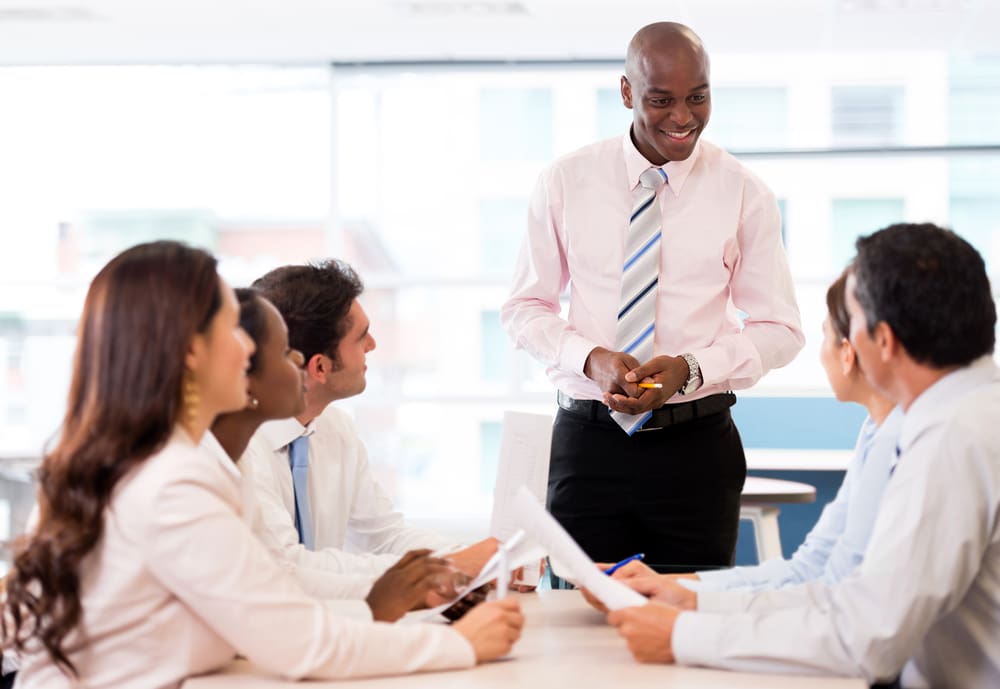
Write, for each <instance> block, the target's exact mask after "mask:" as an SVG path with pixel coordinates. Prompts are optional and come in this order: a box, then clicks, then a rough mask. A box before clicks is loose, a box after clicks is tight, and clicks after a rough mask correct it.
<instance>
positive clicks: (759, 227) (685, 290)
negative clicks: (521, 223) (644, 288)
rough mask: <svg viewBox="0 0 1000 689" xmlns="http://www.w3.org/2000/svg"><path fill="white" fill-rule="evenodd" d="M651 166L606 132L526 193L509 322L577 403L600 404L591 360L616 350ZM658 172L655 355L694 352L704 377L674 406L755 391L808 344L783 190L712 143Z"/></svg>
mask: <svg viewBox="0 0 1000 689" xmlns="http://www.w3.org/2000/svg"><path fill="white" fill-rule="evenodd" d="M649 166H650V163H649V161H648V160H646V159H645V158H644V157H643V156H642V154H641V153H639V151H638V150H636V148H635V145H634V144H633V143H632V139H631V136H630V135H628V134H626V135H625V136H624V137H615V138H613V139H607V140H605V141H601V142H598V143H595V144H591V145H590V146H586V147H584V148H582V149H580V150H578V151H575V152H573V153H570V154H569V155H566V156H564V157H562V158H560V159H559V160H557V161H555V162H554V163H553V164H552V165H550V166H549V167H548V168H546V169H545V170H544V171H543V172H542V174H541V176H540V177H539V180H538V183H537V184H536V186H535V191H534V194H533V195H532V197H531V200H530V205H529V211H528V233H527V237H526V238H525V241H524V243H523V245H522V247H521V252H520V255H519V257H518V259H517V264H516V266H515V270H514V279H513V283H512V287H511V293H510V297H509V298H508V300H507V302H506V303H505V304H504V305H503V308H502V309H501V312H500V319H501V322H502V323H503V326H504V328H505V329H506V330H507V333H508V334H509V335H510V337H511V339H512V340H513V341H514V344H515V346H516V347H518V348H521V349H525V350H527V351H528V352H530V353H531V354H532V356H534V357H535V358H536V359H538V360H539V361H540V362H542V363H543V364H545V365H546V366H547V367H548V374H549V378H550V379H551V380H552V382H553V383H554V384H555V386H556V387H557V388H558V389H560V390H562V391H563V392H564V393H566V394H567V395H569V396H570V397H574V398H576V399H595V400H599V399H601V390H600V389H599V387H598V385H597V383H595V382H594V381H592V380H589V379H588V378H586V377H585V376H584V375H583V368H584V364H585V363H586V360H587V356H588V355H589V354H590V352H591V350H593V349H594V348H595V347H598V346H601V347H606V348H608V349H614V344H615V333H616V331H617V325H618V323H617V314H618V310H619V308H620V306H621V304H620V295H621V275H622V265H623V264H624V253H625V235H626V232H627V230H628V218H629V215H630V214H631V211H632V203H633V198H632V192H633V190H634V189H635V188H636V186H637V185H638V183H639V175H641V174H642V172H643V171H644V170H646V169H648V168H649ZM663 169H664V170H665V171H666V173H667V176H668V178H669V179H668V182H667V186H666V187H665V188H664V189H663V191H661V192H660V193H659V195H658V203H659V207H660V213H661V216H662V227H663V229H662V237H661V239H660V254H661V255H660V280H659V283H658V285H657V295H656V330H655V335H654V345H653V347H654V353H655V354H670V355H677V354H681V353H685V352H687V353H691V354H693V355H694V357H695V359H697V360H698V363H699V365H700V367H701V374H702V379H703V384H702V386H701V387H700V388H699V389H698V390H697V391H695V392H694V393H692V394H689V395H687V396H685V397H684V398H680V399H676V398H675V399H674V400H673V401H686V400H690V399H697V398H699V397H704V396H707V395H711V394H714V393H718V392H723V391H726V390H738V389H744V388H748V387H750V386H752V385H753V384H754V383H756V382H757V381H758V380H759V379H760V377H761V376H763V375H764V374H765V373H767V372H768V371H770V370H771V369H773V368H777V367H779V366H784V365H785V364H787V363H788V362H789V361H791V360H792V359H793V358H794V357H795V355H796V354H797V353H798V352H799V350H800V349H802V345H803V344H804V342H805V339H804V337H803V335H802V329H801V325H800V322H799V310H798V306H797V305H796V303H795V292H794V290H793V287H792V277H791V273H790V272H789V270H788V262H787V259H786V258H785V252H784V249H783V248H782V245H781V217H780V215H779V213H778V205H777V203H776V202H775V199H774V194H773V193H772V192H771V190H770V189H768V188H767V186H766V185H765V184H764V183H763V182H762V181H761V180H760V179H759V178H757V177H756V176H755V175H754V174H752V173H751V172H750V171H748V170H747V169H746V168H745V167H743V165H742V164H740V163H739V162H738V161H737V160H736V159H735V158H733V157H732V156H731V155H729V154H728V153H726V152H725V151H723V150H721V149H720V148H718V147H717V146H715V145H713V144H711V143H709V142H707V141H705V140H704V139H702V140H701V141H700V142H699V143H698V144H697V146H696V148H695V150H694V152H693V153H692V154H691V156H690V157H689V158H688V159H687V160H682V161H677V162H669V163H667V164H666V165H665V166H664V167H663ZM567 284H569V288H570V299H569V314H568V318H567V319H563V318H561V317H560V315H559V313H560V303H559V297H560V295H561V294H562V292H563V290H565V289H566V285H567ZM739 310H742V311H744V312H745V313H746V314H747V317H746V319H745V321H744V322H743V323H742V324H741V320H740V314H739Z"/></svg>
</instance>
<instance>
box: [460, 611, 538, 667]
mask: <svg viewBox="0 0 1000 689" xmlns="http://www.w3.org/2000/svg"><path fill="white" fill-rule="evenodd" d="M523 626H524V615H522V614H521V605H520V604H519V603H518V602H517V599H515V598H504V599H503V600H496V601H490V602H488V603H483V604H481V605H477V606H476V607H475V608H473V609H472V610H470V611H469V612H468V614H466V615H465V617H463V618H462V619H460V620H459V621H458V622H456V623H455V624H453V625H452V629H454V630H456V631H457V632H458V633H460V634H461V635H462V636H464V637H465V638H466V640H468V642H469V643H470V644H472V650H473V651H475V653H476V662H477V663H484V662H486V661H489V660H495V659H497V658H499V657H501V656H504V655H507V654H508V653H510V649H511V648H513V647H514V642H515V641H517V640H518V639H519V638H520V637H521V628H522V627H523Z"/></svg>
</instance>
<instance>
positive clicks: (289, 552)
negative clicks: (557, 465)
mask: <svg viewBox="0 0 1000 689" xmlns="http://www.w3.org/2000/svg"><path fill="white" fill-rule="evenodd" d="M254 287H255V288H257V290H259V292H260V293H261V295H262V296H264V297H265V298H266V299H268V300H269V301H271V303H273V304H274V305H275V306H276V307H277V308H278V311H280V312H281V315H282V316H283V317H284V319H285V323H286V324H287V326H288V339H289V344H290V346H291V347H292V348H294V349H297V350H299V351H300V352H302V353H303V355H304V357H305V371H306V375H305V383H304V384H305V389H306V392H305V397H306V406H305V410H304V411H303V412H302V413H301V414H299V415H298V416H296V417H294V418H291V419H285V420H281V421H271V422H268V423H265V424H263V425H262V426H261V427H260V429H259V430H258V431H257V432H256V433H255V434H254V436H253V438H252V439H251V441H250V444H249V446H248V448H247V451H246V453H245V454H244V455H243V457H242V459H241V464H246V465H248V468H249V470H250V472H251V473H252V475H253V477H254V485H255V487H256V496H257V503H258V508H259V515H258V516H259V519H258V521H257V532H258V536H259V537H260V538H261V539H262V540H263V541H264V542H265V543H266V544H267V545H268V546H269V548H270V550H271V551H272V552H273V553H274V554H275V556H276V557H278V558H279V560H285V561H290V562H293V563H295V564H296V565H298V566H299V567H300V568H303V569H311V570H326V571H329V572H339V573H346V574H379V573H381V572H383V571H384V570H386V569H387V568H388V567H389V566H391V565H392V564H393V563H395V562H396V561H397V560H398V559H399V558H400V556H401V555H403V554H404V553H405V552H406V551H408V550H413V549H419V548H430V549H432V550H435V551H439V552H440V551H448V552H449V555H448V558H449V559H450V560H451V561H452V563H453V564H454V565H455V566H456V567H457V568H459V569H460V570H462V571H463V572H465V573H466V574H468V575H470V576H472V575H475V574H476V573H478V571H479V569H480V568H481V567H482V565H483V564H485V562H486V560H488V559H489V557H490V556H491V555H492V554H493V553H494V552H495V550H496V540H495V539H493V538H487V539H485V540H483V541H480V542H479V543H476V544H474V545H472V546H470V547H468V548H461V547H460V546H458V545H457V544H455V543H453V542H452V541H451V540H449V539H446V538H442V537H441V536H439V535H437V534H434V533H432V532H429V531H426V530H423V529H417V528H414V527H410V526H407V525H406V524H405V522H404V521H403V517H402V515H401V514H400V513H398V512H395V511H394V510H393V509H392V504H391V502H390V500H389V498H388V497H387V496H386V494H385V491H384V490H383V489H382V487H381V486H380V485H379V483H378V481H376V480H375V477H374V476H373V474H372V470H371V467H370V465H369V463H368V456H367V453H366V451H365V447H364V445H363V444H362V442H361V440H360V439H359V438H358V434H357V431H356V430H355V427H354V424H353V423H352V421H351V420H350V418H349V417H348V416H347V414H345V413H344V412H343V411H341V410H339V409H337V408H336V407H334V406H333V405H332V404H331V402H333V401H335V400H339V399H344V398H347V397H351V396H353V395H357V394H359V393H360V392H361V391H363V390H364V389H365V371H366V370H367V366H366V365H365V355H366V354H367V353H368V352H370V351H371V350H372V349H374V348H375V339H374V338H373V337H372V335H371V333H370V332H369V329H368V317H367V316H366V315H365V312H364V310H363V309H362V308H361V304H360V303H359V302H358V299H357V298H358V296H359V295H360V294H361V291H362V285H361V281H360V279H359V278H358V276H357V274H356V273H355V272H354V270H353V269H352V268H351V267H350V266H348V265H347V264H345V263H343V262H341V261H336V260H330V261H326V262H323V263H320V264H318V265H300V266H284V267H282V268H278V269H276V270H273V271H271V272H270V273H268V274H267V275H265V276H263V277H262V278H260V279H259V280H257V281H256V282H255V283H254ZM348 545H350V546H351V550H352V552H347V551H346V550H345V547H347V546H348ZM345 581H349V579H344V578H336V577H331V578H323V577H312V578H310V579H309V580H307V581H303V583H304V584H305V585H306V588H307V590H309V592H310V593H313V594H314V595H318V596H322V597H355V598H363V597H364V595H365V593H366V592H367V588H364V589H363V590H362V589H359V590H357V591H352V590H329V588H328V587H331V586H333V587H338V586H339V587H343V582H345ZM362 581H364V579H362ZM368 581H369V582H370V580H368ZM363 585H364V586H365V587H366V586H367V584H363Z"/></svg>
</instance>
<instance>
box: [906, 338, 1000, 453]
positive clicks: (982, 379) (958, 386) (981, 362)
mask: <svg viewBox="0 0 1000 689" xmlns="http://www.w3.org/2000/svg"><path fill="white" fill-rule="evenodd" d="M998 373H1000V372H998V369H997V365H996V363H995V362H994V361H993V356H992V355H990V354H987V355H986V356H984V357H981V358H979V359H977V360H976V361H974V362H972V363H971V364H969V365H968V366H963V367H962V368H960V369H958V370H957V371H953V372H951V373H949V374H948V375H946V376H943V377H942V378H940V379H938V380H937V381H936V382H935V383H934V384H933V385H931V386H930V387H929V388H927V389H926V390H924V391H923V392H922V393H920V396H919V397H917V399H915V400H914V401H913V404H911V405H910V408H909V409H908V410H907V411H906V415H905V416H904V417H903V426H902V429H901V430H900V433H899V451H900V453H905V452H906V451H907V450H909V449H910V447H911V446H912V445H913V443H914V442H916V440H917V439H918V438H919V437H920V435H921V434H922V433H923V431H924V430H925V429H927V428H929V427H930V426H933V425H934V424H935V423H936V422H938V421H940V420H941V419H942V418H944V417H945V416H946V412H945V409H946V408H947V407H949V406H950V405H951V404H952V403H954V402H956V401H957V400H959V399H961V398H962V397H963V396H964V395H965V393H967V392H969V391H970V390H972V389H974V388H977V387H979V386H980V385H983V384H985V383H988V382H990V381H991V380H993V379H994V377H995V376H997V375H998Z"/></svg>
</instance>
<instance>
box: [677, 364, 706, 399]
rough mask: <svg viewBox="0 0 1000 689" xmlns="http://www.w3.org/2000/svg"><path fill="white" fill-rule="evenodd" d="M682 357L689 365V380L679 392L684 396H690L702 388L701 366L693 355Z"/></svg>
mask: <svg viewBox="0 0 1000 689" xmlns="http://www.w3.org/2000/svg"><path fill="white" fill-rule="evenodd" d="M681 356H682V357H684V361H686V362H687V365H688V379H687V381H685V382H684V385H682V386H681V389H680V390H678V392H679V393H680V394H682V395H688V394H690V393H692V392H694V391H695V390H697V389H698V388H700V387H701V382H702V381H701V366H699V365H698V360H697V359H695V358H694V355H693V354H681Z"/></svg>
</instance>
